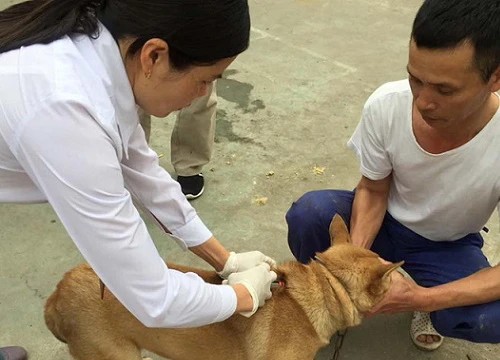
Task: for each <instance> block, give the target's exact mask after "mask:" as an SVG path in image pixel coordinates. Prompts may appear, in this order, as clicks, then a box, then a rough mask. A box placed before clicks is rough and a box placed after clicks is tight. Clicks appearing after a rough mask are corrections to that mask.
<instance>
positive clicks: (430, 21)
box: [412, 0, 500, 82]
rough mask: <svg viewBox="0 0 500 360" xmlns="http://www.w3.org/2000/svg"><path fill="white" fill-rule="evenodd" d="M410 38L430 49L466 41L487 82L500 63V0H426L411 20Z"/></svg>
mask: <svg viewBox="0 0 500 360" xmlns="http://www.w3.org/2000/svg"><path fill="white" fill-rule="evenodd" d="M412 39H413V40H414V41H415V43H416V45H417V46H418V47H424V48H429V49H451V48H454V47H456V46H459V45H461V44H463V43H466V42H469V43H470V44H471V45H472V46H473V47H474V65H475V66H476V68H477V69H478V70H479V72H480V74H481V77H482V78H483V80H484V81H485V82H487V81H488V80H489V79H490V77H491V75H492V74H493V72H494V71H495V70H496V69H497V68H498V66H500V0H426V1H425V2H424V3H423V5H422V6H421V7H420V10H419V11H418V13H417V16H416V18H415V21H414V23H413V29H412Z"/></svg>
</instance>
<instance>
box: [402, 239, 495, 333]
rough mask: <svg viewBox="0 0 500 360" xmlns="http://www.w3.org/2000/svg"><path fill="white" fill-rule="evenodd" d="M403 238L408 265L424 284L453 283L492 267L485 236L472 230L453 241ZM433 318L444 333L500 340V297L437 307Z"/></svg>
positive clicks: (410, 270)
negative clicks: (496, 299) (441, 307)
mask: <svg viewBox="0 0 500 360" xmlns="http://www.w3.org/2000/svg"><path fill="white" fill-rule="evenodd" d="M400 239H401V238H400ZM402 242H403V244H402V246H400V248H401V249H402V252H401V258H402V259H403V260H405V265H404V268H405V270H406V271H407V272H408V273H409V274H410V275H411V276H412V278H413V279H414V280H415V282H416V283H417V284H419V285H421V286H425V287H432V286H437V285H441V284H445V283H449V282H452V281H454V280H458V279H461V278H464V277H467V276H469V275H471V274H473V273H475V272H477V271H479V270H481V269H484V268H488V267H490V264H489V263H488V260H487V259H486V257H485V256H484V254H483V252H482V250H481V248H482V246H483V239H482V237H481V235H480V234H470V235H468V236H466V237H464V238H463V239H460V240H457V241H450V242H434V241H429V240H426V239H424V238H421V239H419V240H418V241H414V242H409V241H408V238H406V240H402ZM431 320H432V324H433V325H434V328H435V329H436V330H437V331H438V332H439V333H440V334H441V335H443V336H447V337H453V338H459V339H465V340H469V341H473V342H488V343H500V327H499V326H498V324H500V301H494V302H491V303H488V304H481V305H473V306H462V307H455V308H450V309H445V310H439V311H435V312H432V313H431Z"/></svg>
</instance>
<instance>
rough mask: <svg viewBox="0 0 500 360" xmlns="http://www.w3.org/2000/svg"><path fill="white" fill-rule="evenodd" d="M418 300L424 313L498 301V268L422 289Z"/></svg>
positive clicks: (499, 277) (499, 289)
mask: <svg viewBox="0 0 500 360" xmlns="http://www.w3.org/2000/svg"><path fill="white" fill-rule="evenodd" d="M419 300H420V302H421V303H422V305H421V307H422V309H423V310H424V311H436V310H441V309H447V308H450V307H457V306H467V305H476V304H484V303H488V302H491V301H495V300H500V266H498V265H497V266H494V267H492V268H486V269H482V270H480V271H478V272H476V273H474V274H472V275H469V276H467V277H465V278H462V279H459V280H456V281H453V282H450V283H447V284H444V285H439V286H435V287H432V288H424V290H422V292H421V296H420V299H419Z"/></svg>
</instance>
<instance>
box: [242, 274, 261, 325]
mask: <svg viewBox="0 0 500 360" xmlns="http://www.w3.org/2000/svg"><path fill="white" fill-rule="evenodd" d="M238 284H242V285H243V286H245V287H246V288H247V290H248V292H249V293H250V295H251V296H252V300H253V308H252V310H251V311H244V312H240V315H243V316H244V317H246V318H249V317H250V316H252V315H253V314H255V313H256V312H257V310H258V309H259V296H258V295H257V292H256V291H255V289H254V287H253V286H252V284H250V283H249V282H248V281H240V282H238Z"/></svg>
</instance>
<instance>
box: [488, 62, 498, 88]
mask: <svg viewBox="0 0 500 360" xmlns="http://www.w3.org/2000/svg"><path fill="white" fill-rule="evenodd" d="M490 81H491V87H490V90H491V92H497V91H499V90H500V66H498V67H497V69H496V70H495V71H494V72H493V74H492V75H491V78H490Z"/></svg>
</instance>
